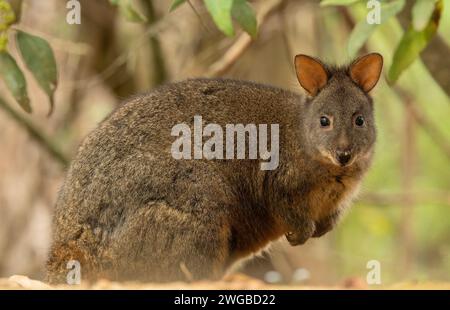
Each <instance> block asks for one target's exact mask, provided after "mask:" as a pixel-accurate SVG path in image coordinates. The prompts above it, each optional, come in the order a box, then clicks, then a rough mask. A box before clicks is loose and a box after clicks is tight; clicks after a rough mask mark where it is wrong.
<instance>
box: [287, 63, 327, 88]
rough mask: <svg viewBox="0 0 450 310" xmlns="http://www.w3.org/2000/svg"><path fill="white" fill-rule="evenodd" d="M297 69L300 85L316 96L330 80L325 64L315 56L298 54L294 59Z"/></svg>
mask: <svg viewBox="0 0 450 310" xmlns="http://www.w3.org/2000/svg"><path fill="white" fill-rule="evenodd" d="M294 64H295V71H296V73H297V79H298V81H299V82H300V85H301V86H302V87H303V88H304V89H305V90H306V91H307V92H308V93H309V94H310V95H311V96H315V95H317V93H318V92H319V91H320V90H321V89H322V88H324V87H325V85H326V84H327V82H328V74H327V71H326V69H325V67H324V65H323V64H322V63H321V62H320V61H318V60H317V59H315V58H312V57H310V56H306V55H302V54H300V55H297V56H295V59H294Z"/></svg>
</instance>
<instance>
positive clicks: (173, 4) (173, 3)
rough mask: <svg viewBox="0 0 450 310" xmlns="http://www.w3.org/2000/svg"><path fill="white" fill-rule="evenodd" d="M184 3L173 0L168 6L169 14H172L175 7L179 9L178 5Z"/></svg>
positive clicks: (183, 0) (181, 0)
mask: <svg viewBox="0 0 450 310" xmlns="http://www.w3.org/2000/svg"><path fill="white" fill-rule="evenodd" d="M185 2H186V0H173V2H172V5H171V6H170V9H169V12H172V11H173V10H175V9H176V8H177V7H179V6H180V5H182V4H183V3H185Z"/></svg>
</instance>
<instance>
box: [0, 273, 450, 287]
mask: <svg viewBox="0 0 450 310" xmlns="http://www.w3.org/2000/svg"><path fill="white" fill-rule="evenodd" d="M52 289H55V290H60V289H92V290H134V289H138V290H161V289H162V290H164V289H168V290H171V289H172V290H173V289H193V290H203V289H217V290H222V289H225V290H227V289H230V290H239V289H250V290H268V289H269V290H270V289H275V290H278V289H288V290H323V289H326V290H330V289H331V290H334V289H394V290H404V289H417V290H419V289H420V290H423V289H426V290H434V289H437V290H450V283H444V282H441V283H440V282H414V283H412V282H407V283H398V284H395V285H390V286H383V285H381V286H367V285H366V284H365V283H364V282H363V281H362V280H361V279H353V280H350V281H349V282H348V283H344V284H342V286H334V287H321V286H300V285H272V284H267V283H264V282H262V281H260V280H257V279H253V278H250V277H247V276H242V275H233V276H231V277H228V278H226V279H224V280H222V281H218V282H208V281H201V282H194V283H183V282H175V283H170V284H155V283H134V282H127V283H118V282H110V281H107V280H100V281H98V282H96V283H82V284H81V285H73V286H69V285H61V286H49V285H47V284H45V283H43V282H41V281H37V280H32V279H30V278H28V277H26V276H20V275H15V276H11V277H10V278H3V279H0V290H52Z"/></svg>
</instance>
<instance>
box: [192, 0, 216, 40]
mask: <svg viewBox="0 0 450 310" xmlns="http://www.w3.org/2000/svg"><path fill="white" fill-rule="evenodd" d="M187 3H188V4H189V6H190V7H191V9H192V11H194V13H195V15H196V16H197V18H198V20H199V21H200V24H202V27H203V28H204V29H205V30H206V31H207V32H209V33H210V32H211V30H210V29H209V28H208V27H207V26H206V24H205V22H204V21H203V19H202V17H201V15H200V13H199V12H198V11H197V9H196V8H195V7H194V5H193V4H192V2H191V1H190V0H188V1H187Z"/></svg>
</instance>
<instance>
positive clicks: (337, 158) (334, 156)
mask: <svg viewBox="0 0 450 310" xmlns="http://www.w3.org/2000/svg"><path fill="white" fill-rule="evenodd" d="M382 67H383V57H382V56H381V55H380V54H377V53H372V54H368V55H365V56H363V57H360V58H358V59H356V60H355V61H353V62H352V63H351V64H350V65H349V66H345V67H330V66H327V65H324V64H323V63H321V62H320V61H319V60H317V59H315V58H312V57H309V56H306V55H297V56H296V57H295V68H296V72H297V78H298V80H299V82H300V85H301V86H302V87H303V88H304V89H305V90H306V91H307V92H308V94H309V95H310V99H309V100H308V102H307V104H306V105H307V107H306V111H305V115H304V116H303V119H304V122H303V123H304V128H303V130H304V132H305V136H306V139H307V142H308V143H306V146H305V148H306V150H307V152H308V153H309V154H310V155H311V156H313V157H314V158H317V159H319V160H321V161H324V162H327V163H329V164H332V165H336V166H339V167H349V166H351V165H353V164H354V163H355V162H357V161H358V160H363V159H365V158H368V157H370V156H371V154H372V151H373V146H374V143H375V140H376V129H375V123H374V115H373V102H372V99H371V97H370V96H369V92H370V90H372V88H373V87H375V85H376V84H377V82H378V79H379V77H380V74H381V70H382Z"/></svg>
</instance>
